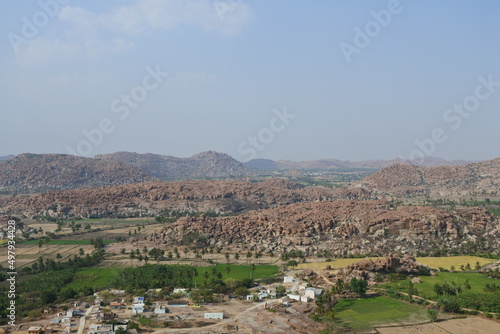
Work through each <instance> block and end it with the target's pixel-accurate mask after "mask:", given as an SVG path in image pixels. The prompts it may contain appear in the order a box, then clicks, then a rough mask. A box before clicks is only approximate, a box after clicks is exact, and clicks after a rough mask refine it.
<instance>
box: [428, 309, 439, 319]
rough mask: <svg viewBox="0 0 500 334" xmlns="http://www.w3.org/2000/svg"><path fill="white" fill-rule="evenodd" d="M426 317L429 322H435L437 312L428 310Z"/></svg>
mask: <svg viewBox="0 0 500 334" xmlns="http://www.w3.org/2000/svg"><path fill="white" fill-rule="evenodd" d="M427 316H428V317H429V320H430V321H432V322H435V321H436V320H437V317H438V310H436V309H433V308H430V309H428V310H427Z"/></svg>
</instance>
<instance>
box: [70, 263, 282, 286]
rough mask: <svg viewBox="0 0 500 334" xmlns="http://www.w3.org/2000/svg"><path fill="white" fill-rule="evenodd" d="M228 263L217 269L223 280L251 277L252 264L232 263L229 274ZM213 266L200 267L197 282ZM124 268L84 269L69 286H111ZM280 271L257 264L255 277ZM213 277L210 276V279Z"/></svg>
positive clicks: (273, 267)
mask: <svg viewBox="0 0 500 334" xmlns="http://www.w3.org/2000/svg"><path fill="white" fill-rule="evenodd" d="M226 267H227V265H223V264H217V265H216V268H217V270H218V271H219V272H220V273H221V274H222V280H225V279H227V278H229V277H231V278H234V279H239V280H242V279H244V278H250V275H251V266H244V265H232V264H230V265H229V267H230V268H231V271H230V272H229V274H228V273H227V272H226ZM212 268H213V267H198V268H197V270H198V276H197V277H196V284H199V285H201V284H203V282H204V281H205V272H208V274H209V275H210V274H211V272H212ZM122 270H126V268H116V267H111V268H89V269H82V270H79V271H78V272H77V277H76V278H75V279H74V280H73V281H72V282H71V283H69V284H68V287H71V288H73V289H75V290H76V289H79V288H81V287H85V286H90V287H92V288H94V289H104V288H108V287H109V283H110V282H112V281H113V280H114V279H115V278H117V277H118V275H119V274H120V272H121V271H122ZM277 272H278V266H271V265H257V266H256V269H255V272H254V273H253V277H254V278H262V277H269V276H273V275H274V274H276V273H277ZM211 278H212V276H210V278H209V280H210V279H211Z"/></svg>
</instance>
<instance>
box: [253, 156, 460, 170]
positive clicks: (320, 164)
mask: <svg viewBox="0 0 500 334" xmlns="http://www.w3.org/2000/svg"><path fill="white" fill-rule="evenodd" d="M398 163H399V164H409V165H418V166H422V167H435V166H445V165H448V166H456V165H464V164H466V163H468V161H465V160H452V161H448V160H444V159H441V158H436V157H426V158H424V159H422V160H421V161H410V160H403V159H394V160H364V161H347V160H337V159H320V160H311V161H290V160H277V161H273V160H269V159H254V160H250V161H248V162H245V163H244V165H245V166H246V167H248V168H249V169H253V170H336V169H358V168H362V169H382V168H386V167H388V166H391V165H394V164H398Z"/></svg>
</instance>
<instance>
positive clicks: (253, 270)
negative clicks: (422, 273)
mask: <svg viewBox="0 0 500 334" xmlns="http://www.w3.org/2000/svg"><path fill="white" fill-rule="evenodd" d="M255 269H257V267H256V266H255V263H252V268H251V271H250V278H253V273H254V272H255Z"/></svg>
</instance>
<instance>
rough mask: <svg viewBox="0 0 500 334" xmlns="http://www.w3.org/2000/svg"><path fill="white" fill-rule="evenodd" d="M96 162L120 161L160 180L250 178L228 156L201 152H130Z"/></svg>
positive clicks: (115, 154)
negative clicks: (174, 154) (186, 154)
mask: <svg viewBox="0 0 500 334" xmlns="http://www.w3.org/2000/svg"><path fill="white" fill-rule="evenodd" d="M96 158H99V159H103V160H114V161H120V162H123V163H126V164H129V165H131V166H134V167H137V168H139V169H142V170H144V171H146V172H148V173H150V174H152V175H154V176H156V177H158V178H160V179H202V178H235V177H247V176H251V175H253V173H252V171H251V170H249V169H248V168H246V167H245V166H243V165H242V164H241V163H240V162H238V161H237V160H235V159H233V158H232V157H231V156H230V155H228V154H224V153H217V152H214V151H207V152H201V153H198V154H195V155H193V156H192V157H190V158H177V157H172V156H168V155H159V154H152V153H146V154H139V153H132V152H117V153H111V154H103V155H98V156H96Z"/></svg>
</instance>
